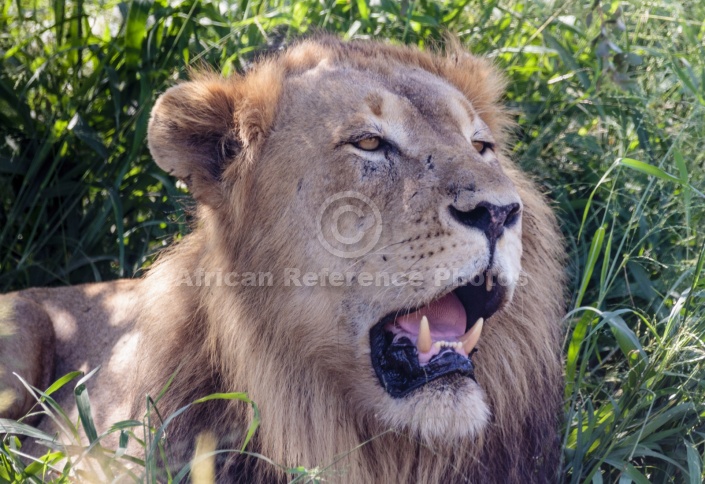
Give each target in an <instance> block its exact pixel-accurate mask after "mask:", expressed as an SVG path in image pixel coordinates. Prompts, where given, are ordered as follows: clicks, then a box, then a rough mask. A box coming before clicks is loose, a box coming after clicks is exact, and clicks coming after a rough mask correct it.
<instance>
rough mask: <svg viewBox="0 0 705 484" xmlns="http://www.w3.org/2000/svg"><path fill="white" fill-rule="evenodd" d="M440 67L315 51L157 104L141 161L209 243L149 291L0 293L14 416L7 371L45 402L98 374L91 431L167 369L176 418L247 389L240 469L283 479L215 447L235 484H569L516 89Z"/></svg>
mask: <svg viewBox="0 0 705 484" xmlns="http://www.w3.org/2000/svg"><path fill="white" fill-rule="evenodd" d="M451 44H452V43H451ZM447 50H448V51H450V53H449V54H447V55H440V54H434V53H429V52H420V51H418V50H417V49H414V48H409V47H401V46H391V45H386V44H381V43H377V42H368V41H356V42H349V43H345V42H341V41H339V40H337V39H335V38H331V37H321V38H314V39H309V40H304V41H301V42H299V43H297V44H295V45H293V46H291V47H289V48H288V49H286V50H284V51H282V52H280V53H278V54H276V55H274V56H272V57H269V58H266V59H265V60H262V61H260V62H259V63H257V64H256V66H255V67H253V68H252V69H251V70H249V72H247V73H246V74H244V75H242V76H233V77H231V78H229V79H222V78H220V77H218V76H215V75H213V74H201V75H197V76H195V78H194V79H193V80H192V81H190V82H184V83H181V84H179V85H177V86H176V87H173V88H171V89H169V90H168V91H167V92H166V93H164V94H163V95H162V96H161V97H160V98H159V100H158V101H157V103H156V105H155V107H154V110H153V113H152V118H151V121H150V125H149V147H150V150H151V152H152V154H153V156H154V159H155V161H156V162H157V164H158V165H159V166H160V167H162V168H163V169H164V170H166V171H167V172H169V173H170V174H172V175H174V176H176V177H178V178H179V179H181V180H183V181H184V182H185V183H186V184H187V185H188V187H189V188H190V191H191V193H192V194H193V197H194V198H195V199H196V201H197V207H198V208H197V222H196V226H195V228H194V230H193V232H192V233H191V234H190V235H188V236H187V237H185V238H184V240H183V241H181V242H179V243H177V244H175V245H174V246H173V247H172V248H171V250H169V251H167V252H166V253H165V254H163V255H162V256H161V258H160V259H159V262H158V263H157V264H156V265H155V266H154V267H153V268H151V269H150V270H149V272H148V274H147V275H146V276H145V277H144V278H142V279H140V280H123V281H116V282H108V283H100V284H88V285H84V286H75V287H67V288H56V289H30V290H26V291H21V292H18V293H14V294H11V295H7V296H5V297H4V298H3V299H0V323H2V326H3V328H4V329H5V331H3V333H4V334H6V335H8V334H9V336H6V337H4V338H2V339H0V345H1V346H0V350H1V351H2V355H3V356H2V361H3V363H4V365H5V368H4V374H3V375H2V379H3V380H2V381H4V382H5V385H6V386H7V387H9V390H10V391H12V392H14V400H13V402H12V404H11V405H10V406H9V407H6V409H5V411H4V414H5V415H6V416H7V415H9V416H11V417H19V416H20V415H22V414H23V412H25V411H27V409H28V408H29V406H30V405H31V404H32V402H31V401H30V400H31V399H29V398H28V397H27V394H26V393H24V392H23V389H22V387H21V386H20V384H19V382H18V380H17V379H15V378H14V377H12V376H11V373H12V371H16V372H18V373H19V374H20V375H21V376H23V377H24V378H25V379H27V380H28V381H29V382H30V383H32V384H34V385H36V386H45V385H47V383H48V382H50V381H51V380H52V378H55V377H56V376H58V375H61V374H64V373H66V372H68V371H70V370H74V369H77V368H83V369H86V370H87V369H90V368H94V367H96V366H97V365H99V364H101V365H102V369H101V370H100V372H99V373H98V375H97V377H96V378H95V379H93V380H90V386H89V389H90V392H91V399H92V402H93V407H94V409H95V411H96V412H97V414H96V415H95V418H96V423H97V425H98V427H99V429H105V428H107V426H108V425H109V424H110V423H111V422H115V421H117V420H119V419H123V418H126V417H128V416H130V415H132V416H136V417H138V416H139V415H141V414H142V413H143V412H144V408H145V396H146V395H151V396H152V397H155V396H156V395H157V394H158V393H159V392H160V390H161V389H162V387H163V386H164V385H165V383H166V382H167V381H168V379H169V378H170V377H171V376H172V375H173V374H176V377H175V379H174V381H173V382H172V384H171V386H170V388H169V390H168V391H167V393H166V394H165V395H164V397H163V398H162V399H161V400H160V402H159V410H160V414H161V415H168V414H170V413H172V412H174V411H175V410H177V409H179V408H181V407H182V406H184V405H186V404H188V403H190V402H192V401H194V400H195V399H197V398H199V397H202V396H205V395H208V394H211V393H215V392H231V391H244V392H247V394H248V395H249V397H250V398H251V399H252V400H253V401H255V402H256V403H257V404H258V406H259V409H260V411H261V426H260V428H259V429H258V431H257V433H256V434H255V438H254V439H253V441H252V442H251V444H250V446H249V448H248V450H250V451H252V452H258V453H260V454H262V455H264V456H267V457H268V458H270V459H271V460H272V461H274V462H275V463H277V464H281V465H282V466H283V467H281V468H279V467H277V466H273V465H271V464H269V463H266V462H265V461H264V460H262V459H257V458H255V457H247V456H244V455H242V454H238V453H230V454H221V457H219V458H218V473H219V474H218V475H219V476H220V478H221V479H222V480H223V481H226V482H233V481H236V480H237V481H246V482H273V481H280V480H283V479H285V478H286V472H285V471H284V470H283V469H286V468H291V467H295V466H305V467H307V468H315V467H318V468H320V469H325V471H324V472H323V475H324V477H325V478H326V479H328V480H331V481H344V482H352V483H368V482H380V483H387V482H466V481H470V482H502V483H505V482H516V483H519V482H521V483H525V482H546V481H550V480H552V479H554V478H555V476H556V471H557V463H558V455H559V439H558V436H557V426H558V421H559V414H560V404H561V397H562V386H561V381H562V379H561V360H560V319H561V312H562V293H563V275H562V274H563V271H562V267H561V261H562V257H563V255H562V248H561V238H560V236H559V233H558V231H557V228H556V223H555V219H554V216H553V214H552V212H551V210H550V209H549V207H548V205H547V204H546V202H545V201H544V199H543V197H542V196H541V195H540V194H539V192H538V191H537V190H536V188H535V187H534V185H533V184H532V183H531V182H530V181H529V180H528V179H527V177H526V176H525V175H524V174H522V172H520V171H519V170H518V169H517V167H516V166H515V165H514V164H512V162H511V161H510V160H509V159H508V158H507V156H506V154H505V150H506V145H505V143H506V138H507V135H506V131H507V129H508V126H510V121H509V119H508V115H507V114H506V112H505V111H504V110H503V109H502V107H501V105H500V98H501V95H502V92H503V86H504V81H503V79H502V77H501V76H500V75H499V74H498V73H497V71H496V70H495V69H494V68H493V67H492V66H491V65H490V63H488V62H487V61H485V60H483V59H478V58H476V57H473V56H471V55H470V54H467V53H466V52H463V51H462V50H461V49H460V48H459V47H458V46H457V45H451V46H449V47H448V49H447ZM389 275H392V277H391V279H390V278H389V277H388V276H389ZM476 346H477V348H475V347H476ZM476 350H477V351H476ZM52 355H56V358H52ZM53 362H55V366H56V367H55V368H52V367H53V366H54V365H53ZM128 375H129V377H128ZM132 375H134V381H133V378H131V376H132ZM5 394H6V396H7V395H8V388H6V389H5ZM58 400H59V402H60V403H62V404H63V405H64V406H66V407H71V400H72V398H71V395H70V394H60V395H59V396H58ZM250 411H251V410H250V409H249V408H248V407H247V406H246V405H244V404H243V403H242V402H237V401H211V402H208V403H204V404H200V405H196V406H194V407H192V408H191V409H189V411H187V412H185V413H184V414H182V415H181V416H179V417H178V418H176V419H175V420H174V421H173V422H172V423H171V424H170V426H169V429H168V437H167V442H168V445H169V450H170V453H171V456H172V457H171V458H172V459H173V460H172V462H171V465H174V466H177V465H180V464H183V463H184V462H187V461H188V460H189V459H190V458H191V456H192V455H193V447H194V439H195V437H196V436H197V435H199V434H200V433H202V432H204V431H207V432H210V433H211V434H212V435H214V436H215V437H216V438H217V440H218V442H219V446H220V447H221V448H225V449H228V448H234V447H237V446H238V444H239V443H241V442H242V438H243V436H244V432H245V430H246V428H247V425H248V423H249V421H250V417H251V414H250ZM45 420H48V419H45ZM42 425H45V426H47V428H49V427H48V425H49V423H48V422H46V421H45V422H44V423H43V424H42Z"/></svg>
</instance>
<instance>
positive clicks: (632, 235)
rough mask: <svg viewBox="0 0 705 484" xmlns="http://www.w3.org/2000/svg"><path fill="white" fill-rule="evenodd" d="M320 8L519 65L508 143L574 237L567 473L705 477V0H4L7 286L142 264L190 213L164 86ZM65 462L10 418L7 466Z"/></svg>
mask: <svg viewBox="0 0 705 484" xmlns="http://www.w3.org/2000/svg"><path fill="white" fill-rule="evenodd" d="M316 29H323V30H326V31H331V32H336V33H339V34H340V35H341V36H343V37H345V38H387V39H390V40H391V41H392V42H398V43H411V44H418V45H420V46H422V47H432V46H437V45H440V43H441V41H442V38H443V34H444V32H446V31H448V32H451V33H453V34H455V35H457V36H458V37H459V38H460V40H461V41H462V42H463V44H465V45H467V46H468V48H469V49H470V50H472V51H473V52H474V53H476V54H480V55H484V56H488V57H490V58H492V59H494V61H495V62H496V63H497V64H498V65H499V66H501V68H502V69H503V70H504V71H505V72H506V73H507V76H508V77H509V80H510V82H509V92H508V94H507V98H506V101H507V104H508V105H509V106H511V107H512V108H513V109H514V110H515V111H516V113H517V119H518V128H517V131H516V145H515V148H514V156H515V158H516V160H518V162H519V163H520V164H521V165H522V166H523V167H524V168H525V169H526V170H527V171H528V172H530V173H531V174H533V175H534V177H535V178H536V179H537V180H538V181H539V183H540V184H541V186H542V187H543V189H544V190H545V192H546V193H547V194H548V195H549V196H550V197H551V198H552V199H553V200H554V201H555V207H556V210H557V212H558V214H559V216H560V220H561V226H562V229H563V232H564V234H565V236H566V240H567V244H568V250H569V253H570V264H569V271H570V274H571V281H572V282H571V286H570V289H569V294H568V309H569V310H570V313H569V314H568V316H567V317H566V319H565V330H566V342H565V350H566V362H565V364H566V368H565V383H566V393H565V397H566V399H565V427H564V429H563V436H564V459H563V462H562V469H561V472H562V476H563V479H564V480H565V481H566V482H585V481H588V482H593V483H601V482H605V481H606V482H617V481H618V482H620V483H628V482H637V483H643V482H649V481H651V482H690V483H693V484H695V483H701V482H703V458H704V456H705V428H704V427H703V421H702V418H703V417H704V416H705V359H704V357H705V340H704V337H705V274H704V273H703V262H704V259H705V230H704V228H705V195H703V191H705V189H704V188H703V187H704V186H705V183H704V182H705V170H704V169H703V168H704V165H705V2H701V1H697V0H692V1H691V2H687V1H682V2H678V1H669V0H632V1H612V2H608V1H600V0H589V1H588V0H567V1H561V0H555V1H551V0H548V1H532V0H483V1H479V0H445V1H440V2H432V1H427V0H403V1H391V0H301V1H296V2H293V1H283V0H272V1H261V0H251V1H248V0H240V1H236V0H222V1H218V2H216V1H211V0H182V1H168V0H156V1H151V0H135V1H130V2H118V1H114V0H94V1H86V0H53V1H47V0H16V1H12V0H2V1H0V207H1V208H0V291H9V290H14V289H21V288H25V287H29V286H38V285H62V284H75V283H80V282H90V281H100V280H106V279H112V278H116V277H125V276H128V277H129V276H136V275H139V274H140V271H142V270H143V269H144V268H145V267H147V266H149V264H150V262H151V261H152V260H153V258H154V255H155V253H156V251H157V250H158V249H159V248H160V247H162V246H164V245H166V244H167V243H169V242H170V241H171V240H172V239H173V238H175V237H176V238H179V237H180V236H181V235H182V234H184V233H185V232H186V231H187V230H188V220H187V216H186V213H185V211H184V209H183V203H184V202H186V203H188V202H187V200H188V197H187V195H186V192H185V191H184V189H183V188H182V187H180V186H179V184H175V182H174V180H172V179H170V178H169V177H168V176H166V175H165V174H164V173H163V172H162V171H161V170H159V169H158V168H157V167H156V165H155V164H154V163H153V162H152V160H151V158H150V155H149V152H148V150H147V146H146V143H145V134H146V126H147V121H148V116H149V112H150V109H151V107H152V105H153V103H154V101H155V99H156V97H157V96H158V94H159V93H160V92H163V91H164V90H165V89H166V88H167V87H169V86H170V85H173V84H174V82H175V81H176V80H177V79H179V78H185V77H186V76H187V71H188V66H192V65H198V64H199V63H201V62H204V63H206V64H209V65H213V66H216V68H217V69H219V70H220V71H221V72H222V73H223V74H224V75H227V74H229V73H232V72H234V71H237V70H243V69H246V68H247V66H248V63H249V62H250V61H251V60H252V59H253V58H254V57H255V56H256V55H257V53H258V52H259V51H261V49H262V48H264V47H267V46H269V47H274V48H276V46H278V45H280V44H281V43H282V42H286V41H287V40H289V39H291V38H293V37H296V36H298V35H300V34H302V33H305V32H308V31H312V30H316ZM556 297H558V298H560V297H562V295H561V294H556ZM77 395H78V393H77ZM84 424H85V422H84ZM157 437H158V436H157ZM13 446H14V447H13ZM118 454H119V451H118ZM117 457H120V455H118V456H117ZM56 462H58V459H56V455H54V457H52V459H48V460H45V462H44V464H43V465H39V466H37V465H34V466H30V467H27V468H25V467H24V464H23V463H22V462H21V461H20V460H19V459H17V457H16V441H15V440H13V439H12V438H10V437H6V438H5V439H4V441H3V443H2V446H1V447H0V482H4V481H23V480H26V479H31V480H35V481H39V480H42V479H45V480H49V479H50V478H51V479H56V480H62V479H65V478H66V476H69V475H71V472H72V471H71V469H70V466H67V467H60V468H58V473H57V474H52V473H47V469H50V468H55V466H56V465H58V464H55V465H54V463H56ZM53 465H54V467H52V466H53ZM62 465H63V464H62ZM301 472H302V474H301V478H302V479H306V480H308V479H314V480H315V479H317V478H318V477H320V475H317V474H315V473H314V472H312V471H309V470H305V469H304V470H302V471H301ZM317 472H318V471H317ZM317 476H318V477H317ZM323 477H325V475H323ZM170 479H171V477H170ZM177 480H178V479H175V481H177Z"/></svg>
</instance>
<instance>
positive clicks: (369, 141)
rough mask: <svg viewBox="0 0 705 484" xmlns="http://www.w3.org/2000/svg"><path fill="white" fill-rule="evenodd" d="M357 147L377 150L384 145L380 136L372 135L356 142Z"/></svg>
mask: <svg viewBox="0 0 705 484" xmlns="http://www.w3.org/2000/svg"><path fill="white" fill-rule="evenodd" d="M354 145H355V147H356V148H359V149H361V150H365V151H375V150H376V149H378V148H379V147H380V146H381V145H382V140H381V139H380V138H379V136H370V137H369V138H364V139H361V140H360V141H358V142H356V143H354Z"/></svg>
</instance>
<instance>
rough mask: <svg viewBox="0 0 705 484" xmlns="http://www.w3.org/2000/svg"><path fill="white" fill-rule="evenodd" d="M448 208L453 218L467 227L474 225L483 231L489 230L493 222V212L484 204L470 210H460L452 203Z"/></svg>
mask: <svg viewBox="0 0 705 484" xmlns="http://www.w3.org/2000/svg"><path fill="white" fill-rule="evenodd" d="M448 208H449V209H450V214H451V215H452V216H453V218H454V219H455V220H457V221H458V222H460V223H461V224H463V225H465V226H467V227H474V228H476V229H479V230H482V231H483V232H487V231H488V230H489V228H490V225H491V224H492V214H491V213H490V210H489V209H488V208H487V207H485V206H484V205H480V206H478V207H475V208H474V209H472V210H470V211H468V212H463V211H462V210H458V209H457V208H455V207H454V206H452V205H451V206H450V207H448Z"/></svg>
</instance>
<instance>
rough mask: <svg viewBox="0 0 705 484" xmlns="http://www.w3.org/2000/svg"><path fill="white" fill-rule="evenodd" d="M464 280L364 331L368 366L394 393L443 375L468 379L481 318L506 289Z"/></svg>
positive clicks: (471, 375)
mask: <svg viewBox="0 0 705 484" xmlns="http://www.w3.org/2000/svg"><path fill="white" fill-rule="evenodd" d="M485 280H486V281H490V282H487V283H484V284H467V285H465V286H460V287H457V288H455V289H454V290H452V291H451V292H448V293H446V294H444V295H442V296H441V297H438V298H436V299H434V300H433V301H431V302H430V303H428V304H426V305H424V306H421V307H417V308H414V309H403V310H397V311H394V312H393V313H391V314H389V315H388V316H385V317H384V318H382V319H381V320H380V321H379V322H378V323H377V324H375V325H374V326H373V327H372V329H371V330H370V348H371V356H372V366H373V367H374V369H375V373H376V374H377V377H378V378H379V381H380V383H381V384H382V386H383V387H384V388H385V389H386V390H387V392H388V393H389V394H390V395H391V396H392V397H395V398H400V397H404V396H406V395H408V394H409V393H410V392H411V391H413V390H415V389H417V388H419V387H422V386H423V385H425V384H427V383H429V382H431V381H433V380H436V379H438V378H441V377H443V376H446V375H449V374H460V375H463V376H467V377H469V378H472V379H473V380H474V378H475V368H474V365H473V362H472V359H471V357H472V354H473V353H474V352H475V351H476V348H475V347H476V345H477V343H478V341H479V339H480V335H481V332H482V327H483V324H484V320H486V319H488V318H489V317H490V316H492V315H493V314H494V313H495V312H496V311H497V310H498V309H499V307H500V306H501V305H502V303H503V301H504V299H505V295H506V290H505V288H504V287H503V286H501V285H498V284H492V283H491V281H492V276H491V275H490V274H486V279H485Z"/></svg>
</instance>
